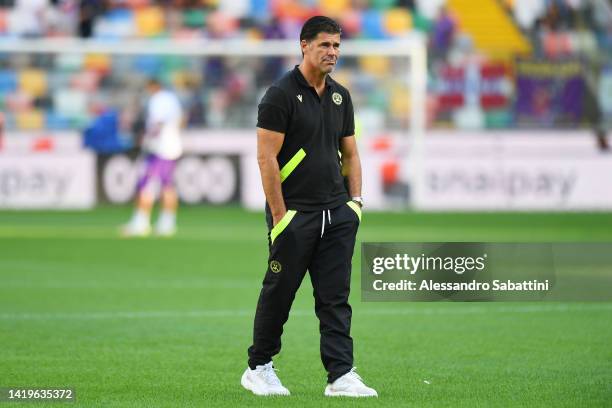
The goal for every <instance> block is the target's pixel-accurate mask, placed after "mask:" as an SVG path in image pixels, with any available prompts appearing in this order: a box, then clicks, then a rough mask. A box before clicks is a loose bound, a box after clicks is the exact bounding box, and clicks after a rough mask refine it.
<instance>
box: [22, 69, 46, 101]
mask: <svg viewBox="0 0 612 408" xmlns="http://www.w3.org/2000/svg"><path fill="white" fill-rule="evenodd" d="M18 81H19V89H21V90H22V91H24V92H27V93H28V94H30V95H32V96H33V97H35V98H37V97H40V96H43V95H45V94H46V93H47V73H46V72H45V71H43V70H40V69H25V70H23V71H21V72H20V73H19V79H18Z"/></svg>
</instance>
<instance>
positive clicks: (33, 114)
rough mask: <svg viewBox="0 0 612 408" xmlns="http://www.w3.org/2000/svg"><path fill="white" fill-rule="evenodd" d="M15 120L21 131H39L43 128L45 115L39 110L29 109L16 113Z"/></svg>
mask: <svg viewBox="0 0 612 408" xmlns="http://www.w3.org/2000/svg"><path fill="white" fill-rule="evenodd" d="M15 120H16V123H17V128H19V129H21V130H39V129H43V128H44V125H45V114H44V113H43V112H42V111H41V110H39V109H31V110H28V111H25V112H19V113H17V114H16V115H15Z"/></svg>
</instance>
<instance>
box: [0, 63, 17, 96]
mask: <svg viewBox="0 0 612 408" xmlns="http://www.w3.org/2000/svg"><path fill="white" fill-rule="evenodd" d="M16 89H17V75H16V74H15V71H12V70H8V69H5V70H1V71H0V93H1V94H7V93H9V92H13V91H15V90H16Z"/></svg>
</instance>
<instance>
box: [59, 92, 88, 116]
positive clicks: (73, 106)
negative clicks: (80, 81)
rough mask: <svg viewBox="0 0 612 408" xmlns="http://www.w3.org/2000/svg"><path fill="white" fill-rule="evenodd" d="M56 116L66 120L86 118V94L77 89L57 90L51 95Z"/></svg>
mask: <svg viewBox="0 0 612 408" xmlns="http://www.w3.org/2000/svg"><path fill="white" fill-rule="evenodd" d="M53 106H54V108H55V111H56V113H57V114H59V115H62V116H65V117H67V118H71V119H72V118H76V117H83V116H87V94H86V93H85V92H83V91H79V90H77V89H58V90H57V91H55V93H54V94H53Z"/></svg>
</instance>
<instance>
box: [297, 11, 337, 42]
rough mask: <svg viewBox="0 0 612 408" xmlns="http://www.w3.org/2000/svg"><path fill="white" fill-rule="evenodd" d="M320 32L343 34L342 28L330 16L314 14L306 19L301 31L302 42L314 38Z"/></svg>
mask: <svg viewBox="0 0 612 408" xmlns="http://www.w3.org/2000/svg"><path fill="white" fill-rule="evenodd" d="M319 33H328V34H342V28H340V25H339V24H338V23H336V22H335V21H334V20H332V19H331V18H329V17H325V16H314V17H311V18H309V19H308V20H306V22H305V23H304V25H303V26H302V32H300V42H301V41H302V40H306V41H311V40H314V39H315V37H316V36H317V35H319Z"/></svg>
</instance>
